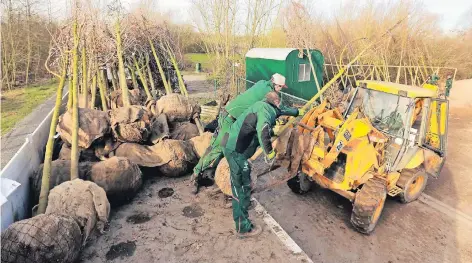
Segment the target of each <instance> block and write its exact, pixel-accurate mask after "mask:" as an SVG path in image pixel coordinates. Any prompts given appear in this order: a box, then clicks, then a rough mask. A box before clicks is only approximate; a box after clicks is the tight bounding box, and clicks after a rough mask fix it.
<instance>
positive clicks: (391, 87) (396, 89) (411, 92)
mask: <svg viewBox="0 0 472 263" xmlns="http://www.w3.org/2000/svg"><path fill="white" fill-rule="evenodd" d="M357 86H361V87H365V88H367V89H371V90H378V91H382V92H385V93H390V94H395V95H400V96H404V97H408V98H435V97H437V93H438V92H437V86H434V85H429V84H425V85H423V87H416V86H408V85H403V84H398V83H393V82H385V81H374V80H359V81H357Z"/></svg>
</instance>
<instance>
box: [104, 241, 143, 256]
mask: <svg viewBox="0 0 472 263" xmlns="http://www.w3.org/2000/svg"><path fill="white" fill-rule="evenodd" d="M134 251H136V242H134V241H127V242H121V243H118V244H116V245H113V246H111V247H110V250H108V252H107V254H106V258H107V260H114V259H116V258H118V257H120V258H124V257H131V256H132V255H134Z"/></svg>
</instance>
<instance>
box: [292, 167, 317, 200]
mask: <svg viewBox="0 0 472 263" xmlns="http://www.w3.org/2000/svg"><path fill="white" fill-rule="evenodd" d="M312 184H313V183H312V182H311V181H310V180H309V179H308V176H307V175H306V174H304V173H302V172H299V173H298V174H297V175H296V176H295V177H293V178H291V179H290V180H288V181H287V185H288V187H290V189H291V190H292V192H294V193H296V194H299V195H302V194H306V193H307V192H308V191H310V189H311V186H312Z"/></svg>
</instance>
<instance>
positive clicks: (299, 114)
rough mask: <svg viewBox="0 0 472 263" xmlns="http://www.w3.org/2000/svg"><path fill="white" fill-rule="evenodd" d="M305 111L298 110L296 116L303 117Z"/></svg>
mask: <svg viewBox="0 0 472 263" xmlns="http://www.w3.org/2000/svg"><path fill="white" fill-rule="evenodd" d="M305 113H306V110H302V109H298V116H303V115H305Z"/></svg>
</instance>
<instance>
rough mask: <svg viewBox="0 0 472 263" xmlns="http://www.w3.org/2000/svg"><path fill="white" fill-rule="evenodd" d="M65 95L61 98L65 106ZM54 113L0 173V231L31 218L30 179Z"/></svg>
mask: <svg viewBox="0 0 472 263" xmlns="http://www.w3.org/2000/svg"><path fill="white" fill-rule="evenodd" d="M66 98H67V92H66V94H65V95H64V96H63V97H62V102H65V100H66ZM52 114H53V110H51V112H49V114H48V115H47V116H46V118H45V119H44V120H43V121H42V122H41V124H39V126H38V127H37V128H36V130H34V132H33V133H31V134H29V135H28V136H27V137H26V142H25V143H24V144H23V145H22V146H21V148H20V149H19V150H18V152H16V153H15V155H14V156H13V158H12V159H11V160H10V161H9V162H8V164H7V165H6V166H5V167H4V168H3V170H2V171H1V172H0V189H1V192H0V202H1V215H0V216H1V220H2V225H1V231H3V230H5V229H6V228H7V227H8V226H9V225H10V224H12V223H13V222H15V221H18V220H21V219H24V218H26V217H27V216H29V215H30V211H28V208H29V207H30V202H29V201H30V200H29V199H30V196H29V192H30V188H29V187H30V186H29V177H30V175H31V174H32V173H33V172H34V171H35V170H36V169H37V168H38V167H39V165H40V164H41V163H42V161H43V160H42V158H43V155H44V150H45V147H46V143H47V139H48V136H49V128H50V125H51V118H52Z"/></svg>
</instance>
